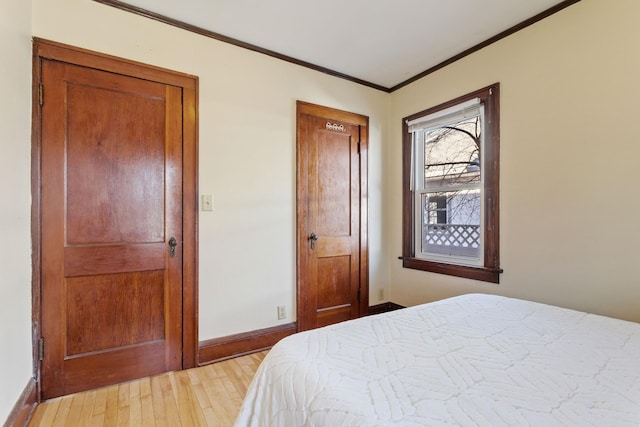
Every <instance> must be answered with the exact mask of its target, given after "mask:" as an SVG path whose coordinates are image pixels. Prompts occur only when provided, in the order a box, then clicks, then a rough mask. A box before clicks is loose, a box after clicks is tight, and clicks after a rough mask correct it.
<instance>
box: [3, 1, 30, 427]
mask: <svg viewBox="0 0 640 427" xmlns="http://www.w3.org/2000/svg"><path fill="white" fill-rule="evenodd" d="M0 58H1V59H0V76H1V77H2V78H0V94H2V101H0V129H2V138H1V139H0V153H2V154H0V239H1V243H0V271H1V272H2V276H0V325H1V328H2V332H1V333H2V341H1V344H0V346H1V348H2V351H0V421H4V420H5V419H6V418H7V416H8V415H9V412H11V409H12V408H13V406H14V405H15V403H16V401H17V399H18V397H19V396H20V394H21V393H22V391H23V390H24V388H25V386H26V385H27V383H28V381H29V378H31V377H32V376H33V375H32V371H33V369H32V362H31V231H30V230H31V228H30V227H31V225H30V220H31V187H30V171H31V164H30V153H31V4H30V2H28V1H23V0H0Z"/></svg>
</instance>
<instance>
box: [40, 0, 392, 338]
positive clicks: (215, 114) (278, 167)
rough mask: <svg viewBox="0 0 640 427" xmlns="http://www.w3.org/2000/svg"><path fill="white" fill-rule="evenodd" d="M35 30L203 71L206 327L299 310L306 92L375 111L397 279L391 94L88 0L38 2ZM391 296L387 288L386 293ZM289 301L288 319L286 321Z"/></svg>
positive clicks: (375, 270)
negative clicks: (300, 166)
mask: <svg viewBox="0 0 640 427" xmlns="http://www.w3.org/2000/svg"><path fill="white" fill-rule="evenodd" d="M33 10H34V18H33V32H34V35H35V36H38V37H42V38H46V39H50V40H54V41H58V42H62V43H67V44H71V45H75V46H79V47H83V48H88V49H92V50H97V51H100V52H105V53H108V54H112V55H116V56H120V57H125V58H129V59H133V60H137V61H142V62H145V63H149V64H152V65H157V66H161V67H165V68H170V69H174V70H177V71H181V72H186V73H190V74H194V75H197V76H199V78H200V102H199V106H200V109H199V111H200V136H199V140H200V182H199V184H200V193H203V194H212V195H213V197H214V211H213V212H201V213H200V234H199V239H200V292H199V300H200V312H199V316H200V336H199V339H200V340H201V341H202V340H206V339H209V338H216V337H220V336H225V335H229V334H234V333H239V332H246V331H250V330H255V329H260V328H265V327H270V326H275V325H278V324H282V323H288V322H291V321H293V320H295V101H296V100H298V99H299V100H303V101H307V102H312V103H316V104H322V105H326V106H329V107H334V108H338V109H343V110H348V111H352V112H355V113H359V114H364V115H367V116H369V117H370V141H369V142H370V164H369V179H370V181H369V182H370V188H369V190H370V197H369V203H370V212H371V214H370V218H369V219H370V258H371V259H370V263H371V265H372V267H371V274H370V286H371V290H372V291H371V293H372V304H375V303H378V301H377V299H376V298H374V297H375V296H376V295H377V289H378V288H381V287H386V286H387V285H388V270H387V269H386V265H387V264H386V259H387V258H388V255H387V254H386V251H385V250H384V249H383V248H385V247H386V246H385V245H384V242H383V237H384V236H383V233H382V228H383V227H382V221H383V219H382V213H383V211H382V198H381V194H382V178H381V177H382V139H383V135H386V134H387V130H386V118H387V116H388V100H389V98H388V97H389V96H388V94H386V93H384V92H380V91H376V90H373V89H370V88H367V87H365V86H361V85H357V84H353V83H350V82H348V81H345V80H342V79H337V78H335V77H331V76H327V75H325V74H322V73H318V72H315V71H312V70H308V69H305V68H302V67H299V66H296V65H293V64H289V63H286V62H283V61H280V60H276V59H273V58H269V57H267V56H264V55H260V54H257V53H254V52H250V51H247V50H244V49H240V48H238V47H234V46H231V45H228V44H224V43H220V42H218V41H215V40H212V39H209V38H206V37H203V36H199V35H196V34H192V33H189V32H187V31H184V30H180V29H177V28H173V27H170V26H168V25H165V24H161V23H158V22H155V21H153V20H150V19H145V18H142V17H139V16H135V15H133V14H130V13H126V12H123V11H120V10H117V9H114V8H111V7H108V6H104V5H101V4H98V3H95V2H92V1H86V0H84V1H83V0H34V1H33ZM387 294H388V292H387ZM278 305H285V306H286V308H287V314H288V317H287V319H285V320H283V321H278V320H277V310H276V307H277V306H278Z"/></svg>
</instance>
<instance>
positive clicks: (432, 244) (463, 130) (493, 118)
mask: <svg viewBox="0 0 640 427" xmlns="http://www.w3.org/2000/svg"><path fill="white" fill-rule="evenodd" d="M402 125H403V226H402V230H403V231H402V236H403V237H402V248H403V249H402V257H401V259H402V260H403V267H405V268H412V269H418V270H425V271H432V272H436V273H442V274H449V275H453V276H460V277H466V278H471V279H476V280H482V281H487V282H494V283H499V274H500V273H501V272H502V270H501V269H500V261H499V209H498V208H499V140H500V132H499V130H500V126H499V85H498V84H497V83H496V84H494V85H491V86H489V87H486V88H483V89H480V90H478V91H475V92H472V93H470V94H467V95H464V96H461V97H459V98H456V99H454V100H452V101H449V102H446V103H444V104H441V105H439V106H436V107H433V108H430V109H427V110H424V111H422V112H419V113H416V114H413V115H411V116H409V117H406V118H404V119H403V123H402ZM453 134H458V136H457V139H455V140H453V139H452V138H453V136H452V135H453ZM462 135H466V136H465V137H463V136H462ZM445 140H448V143H446V144H443V141H445Z"/></svg>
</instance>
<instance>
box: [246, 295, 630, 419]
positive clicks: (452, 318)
mask: <svg viewBox="0 0 640 427" xmlns="http://www.w3.org/2000/svg"><path fill="white" fill-rule="evenodd" d="M235 425H236V427H241V426H269V427H273V426H452V425H455V426H492V427H493V426H527V425H531V426H545V427H547V426H634V427H638V426H639V425H640V324H638V323H633V322H626V321H622V320H617V319H612V318H608V317H603V316H598V315H594V314H587V313H582V312H578V311H573V310H568V309H563V308H559V307H554V306H549V305H545V304H539V303H533V302H528V301H523V300H518V299H512V298H506V297H500V296H494V295H484V294H469V295H463V296H459V297H454V298H449V299H446V300H442V301H437V302H433V303H429V304H424V305H420V306H416V307H410V308H406V309H403V310H398V311H393V312H389V313H384V314H380V315H376V316H369V317H364V318H360V319H356V320H352V321H348V322H344V323H340V324H336V325H331V326H327V327H324V328H320V329H316V330H312V331H306V332H301V333H298V334H295V335H291V336H289V337H287V338H285V339H283V340H282V341H280V342H279V343H278V344H277V345H275V346H274V347H273V349H272V350H271V351H270V352H269V354H268V355H267V356H266V357H265V359H264V361H263V363H262V365H261V366H260V367H259V369H258V371H257V372H256V375H255V377H254V379H253V381H252V383H251V385H250V387H249V390H248V392H247V395H246V397H245V400H244V402H243V405H242V408H241V410H240V413H239V415H238V417H237V419H236V424H235Z"/></svg>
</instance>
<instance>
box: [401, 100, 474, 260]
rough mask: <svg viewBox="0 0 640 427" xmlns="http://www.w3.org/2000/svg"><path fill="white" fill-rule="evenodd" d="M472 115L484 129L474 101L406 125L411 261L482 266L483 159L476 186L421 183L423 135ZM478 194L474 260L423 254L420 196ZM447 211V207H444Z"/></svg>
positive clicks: (423, 160)
mask: <svg viewBox="0 0 640 427" xmlns="http://www.w3.org/2000/svg"><path fill="white" fill-rule="evenodd" d="M476 115H479V116H480V124H481V126H482V127H484V124H485V117H484V105H483V104H482V103H480V101H479V100H478V99H477V98H476V99H474V100H471V101H466V102H462V103H460V104H458V105H455V106H453V107H450V108H447V109H446V110H442V111H439V112H437V113H434V114H432V115H428V116H425V117H422V118H418V119H415V120H413V121H411V122H410V123H407V124H408V126H409V128H410V129H413V131H412V134H413V142H412V144H413V159H412V168H411V169H412V171H413V175H414V176H413V177H412V182H413V197H414V208H415V212H414V215H413V230H414V233H415V236H414V245H415V247H414V253H415V257H416V258H419V259H424V260H429V261H436V262H446V263H452V264H460V265H473V266H482V265H483V264H484V230H483V229H484V218H485V203H484V175H485V173H484V170H485V167H484V166H485V165H484V158H485V156H480V158H481V159H482V164H481V165H480V182H479V183H474V184H468V185H464V184H459V185H455V186H454V185H451V186H446V185H445V186H435V187H428V188H427V187H426V186H425V185H424V184H425V179H424V166H425V164H424V162H425V159H424V152H425V137H424V135H425V133H427V132H430V131H433V130H435V129H439V128H441V127H444V126H448V125H452V124H455V123H459V122H460V121H462V120H464V119H465V118H467V117H475V116H476ZM421 124H422V125H426V127H421ZM480 136H481V138H480V153H483V152H484V150H485V148H484V131H483V130H481V131H480ZM476 189H477V190H479V192H480V223H479V233H480V242H479V246H480V250H479V254H478V256H477V257H475V258H472V257H465V256H459V255H445V254H441V253H435V252H427V251H423V247H422V236H423V233H424V226H425V224H424V218H423V217H424V212H423V206H422V198H423V196H424V195H426V194H428V193H440V192H450V191H457V190H462V191H464V190H476ZM447 209H449V207H448V206H447Z"/></svg>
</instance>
